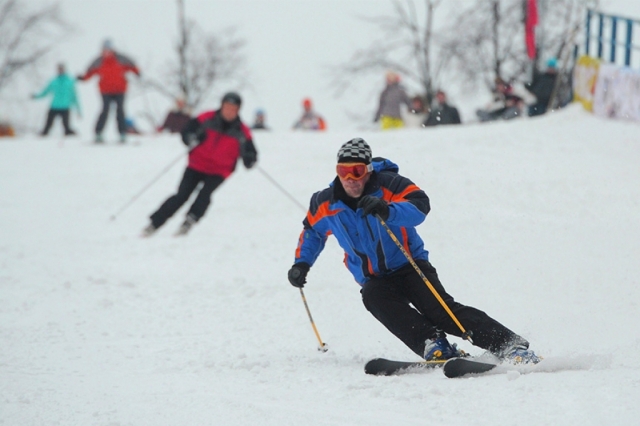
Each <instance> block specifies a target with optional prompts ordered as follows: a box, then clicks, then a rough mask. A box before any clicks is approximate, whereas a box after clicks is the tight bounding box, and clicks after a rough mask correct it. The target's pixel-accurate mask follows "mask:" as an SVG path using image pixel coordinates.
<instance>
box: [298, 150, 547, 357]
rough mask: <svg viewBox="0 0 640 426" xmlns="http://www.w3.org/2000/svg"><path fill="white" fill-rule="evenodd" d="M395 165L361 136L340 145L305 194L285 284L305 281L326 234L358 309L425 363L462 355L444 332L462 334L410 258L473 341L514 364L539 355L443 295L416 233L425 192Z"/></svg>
mask: <svg viewBox="0 0 640 426" xmlns="http://www.w3.org/2000/svg"><path fill="white" fill-rule="evenodd" d="M398 171H399V168H398V166H397V165H396V164H394V163H393V162H391V161H390V160H387V159H384V158H372V153H371V147H370V146H369V144H367V142H365V141H364V139H362V138H355V139H352V140H350V141H348V142H346V143H344V144H343V145H342V147H341V148H340V150H339V151H338V164H337V166H336V172H337V177H336V178H335V179H334V180H333V182H332V183H331V184H330V185H329V187H328V188H326V189H324V190H322V191H319V192H316V193H315V194H313V196H312V197H311V202H310V205H309V211H308V212H307V216H306V218H305V219H304V221H303V225H304V229H303V230H302V233H301V234H300V238H299V239H298V248H297V250H296V253H295V262H294V264H293V266H292V267H291V269H290V270H289V273H288V279H289V282H290V283H291V284H292V285H293V286H294V287H300V288H302V287H303V286H304V284H305V283H306V276H307V273H308V272H309V270H310V268H311V266H312V265H313V264H314V262H315V261H316V259H317V258H318V256H319V255H320V252H321V251H322V250H323V248H324V245H325V242H326V240H327V238H328V236H329V235H331V234H333V235H334V236H335V237H336V239H337V240H338V243H339V244H340V247H342V249H343V250H344V252H345V259H344V263H345V265H346V267H347V268H348V269H349V271H350V272H351V274H352V275H353V277H354V278H355V280H356V281H357V282H358V284H360V286H361V294H362V301H363V303H364V305H365V307H366V308H367V310H369V312H371V313H372V314H373V316H374V317H375V318H376V319H377V320H378V321H380V322H381V323H382V324H383V325H384V326H385V327H386V328H387V329H388V330H389V331H391V332H392V333H393V334H394V335H395V336H396V337H398V338H399V339H400V340H401V341H402V342H404V343H405V344H406V345H407V346H408V347H409V348H410V349H411V350H412V351H413V352H415V353H416V354H418V355H419V356H421V357H423V358H424V359H426V360H428V361H434V360H446V359H449V358H453V357H456V356H461V355H462V354H461V352H460V351H458V350H457V349H456V347H455V345H451V344H450V343H449V341H448V340H447V337H446V335H447V334H451V335H454V336H458V337H462V336H463V333H462V331H461V329H460V327H459V326H458V325H457V324H456V322H455V321H454V320H453V318H452V315H451V314H450V313H449V312H447V310H446V309H445V308H444V306H443V304H442V302H441V301H440V300H438V297H436V295H435V294H434V292H433V291H432V290H431V289H430V288H429V287H428V285H427V283H426V282H425V281H424V280H423V278H422V277H421V276H420V275H419V274H418V273H417V271H416V270H415V269H414V267H413V265H412V264H411V262H410V261H409V257H411V259H412V260H413V262H414V264H415V265H416V266H417V267H418V268H419V269H420V270H421V271H422V273H423V275H424V276H425V278H426V279H427V280H428V281H429V282H430V283H431V285H432V287H433V289H434V291H436V292H437V293H438V295H439V297H440V298H441V299H442V300H443V301H444V302H445V303H446V305H447V306H448V308H449V309H450V311H451V312H452V313H453V315H454V316H455V317H456V318H457V320H458V321H459V322H460V323H461V324H462V325H464V326H465V328H466V329H467V330H469V331H470V332H471V336H472V340H473V344H474V345H476V346H479V347H481V348H483V349H486V350H488V351H490V352H491V353H493V354H494V355H496V356H497V357H499V358H501V359H506V360H509V361H511V362H513V363H537V362H538V361H539V358H538V357H537V356H536V355H535V353H534V352H533V351H531V350H529V349H528V348H529V342H528V341H527V340H525V339H524V338H522V337H521V336H519V335H517V334H516V333H514V332H513V331H511V330H509V329H508V328H506V327H505V326H503V325H502V324H500V323H499V322H498V321H496V320H494V319H493V318H491V317H489V316H488V315H487V314H486V313H484V312H482V311H480V310H478V309H476V308H472V307H470V306H465V305H462V304H460V303H458V302H456V301H455V300H454V299H453V297H452V296H450V295H449V294H447V292H446V291H445V289H444V287H443V286H442V284H441V282H440V280H439V279H438V274H437V273H436V269H435V268H434V267H433V266H432V265H431V263H430V262H429V252H428V251H427V250H425V248H424V244H423V241H422V239H421V238H420V236H419V235H418V233H417V231H416V226H418V225H419V224H420V223H422V222H423V221H424V219H425V217H426V216H427V213H429V210H430V204H429V197H427V194H425V192H424V191H422V190H421V189H420V188H419V187H418V186H417V185H416V184H415V183H413V182H412V181H411V180H409V179H407V178H406V177H404V176H401V175H399V174H398ZM386 227H388V229H386ZM389 231H391V232H392V233H393V234H394V236H395V237H396V240H397V241H394V239H393V238H392V237H391V235H390V234H389ZM398 245H402V246H403V248H404V250H405V253H406V254H405V253H403V251H402V250H400V248H399V247H398Z"/></svg>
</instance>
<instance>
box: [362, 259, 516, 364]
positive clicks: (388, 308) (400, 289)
mask: <svg viewBox="0 0 640 426" xmlns="http://www.w3.org/2000/svg"><path fill="white" fill-rule="evenodd" d="M416 263H417V264H418V266H419V267H420V269H421V270H422V272H423V273H424V275H425V276H426V277H427V279H428V280H429V282H430V283H431V284H432V285H433V287H434V288H435V289H436V290H437V292H438V294H439V295H440V297H441V298H442V299H443V300H444V301H445V302H446V304H447V306H449V309H450V310H451V311H452V312H453V314H454V315H455V316H456V318H457V319H458V321H459V322H460V323H461V324H462V326H463V327H464V328H465V330H467V331H469V330H470V331H471V332H472V339H473V344H474V345H476V346H479V347H481V348H483V349H487V350H489V351H490V352H492V353H494V354H497V355H498V354H500V353H501V352H502V351H503V350H504V349H506V348H507V347H509V346H510V345H511V344H513V343H514V342H516V341H518V342H520V343H523V344H526V345H527V346H528V342H526V340H524V339H522V338H521V337H520V336H518V335H517V334H515V333H514V332H513V331H511V330H509V329H508V328H506V327H505V326H503V325H502V324H500V323H499V322H497V321H496V320H494V319H493V318H491V317H489V316H488V315H487V314H486V313H484V312H482V311H480V310H478V309H476V308H472V307H470V306H464V305H462V304H460V303H458V302H456V301H455V300H454V299H453V297H451V296H450V295H449V294H447V292H446V291H445V289H444V287H443V286H442V284H441V283H440V280H439V279H438V274H437V272H436V270H435V268H434V267H433V266H431V264H430V263H429V262H426V261H417V262H416ZM361 293H362V301H363V303H364V305H365V306H366V308H367V309H368V310H369V312H371V313H372V314H373V316H374V317H376V319H377V320H378V321H380V322H381V323H382V324H384V326H385V327H387V329H388V330H389V331H391V332H392V333H393V334H394V335H395V336H396V337H398V338H399V339H400V340H402V341H403V342H404V344H406V345H407V346H408V347H409V348H410V349H411V350H412V351H414V352H415V353H416V354H418V355H419V356H421V357H422V356H424V347H425V340H427V339H431V338H433V337H435V336H436V335H437V333H438V330H442V331H444V332H445V333H447V334H451V335H454V336H458V337H461V336H462V332H461V331H460V328H459V327H458V326H457V325H456V323H455V322H454V321H453V320H452V319H451V317H450V316H449V314H448V313H447V311H446V310H445V309H444V308H443V307H442V305H441V304H440V302H439V301H438V300H437V299H436V297H435V296H434V295H433V293H432V292H431V291H430V290H429V288H428V287H427V285H426V284H425V282H424V281H423V280H422V278H421V277H420V275H418V273H417V272H416V270H415V269H414V268H413V267H412V266H411V265H407V266H405V267H403V268H402V269H400V270H398V271H397V272H395V273H393V274H391V275H389V276H386V277H378V278H374V279H372V280H370V281H368V282H367V283H366V284H365V285H364V286H363V287H362V291H361Z"/></svg>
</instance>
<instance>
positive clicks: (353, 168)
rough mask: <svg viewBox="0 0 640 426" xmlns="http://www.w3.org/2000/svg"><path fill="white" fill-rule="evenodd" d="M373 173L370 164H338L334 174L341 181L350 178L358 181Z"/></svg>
mask: <svg viewBox="0 0 640 426" xmlns="http://www.w3.org/2000/svg"><path fill="white" fill-rule="evenodd" d="M372 171H373V165H372V164H364V163H338V165H337V166H336V172H337V173H338V176H340V178H342V179H347V178H351V179H354V180H360V179H362V178H364V177H365V176H366V175H367V174H368V173H369V172H372Z"/></svg>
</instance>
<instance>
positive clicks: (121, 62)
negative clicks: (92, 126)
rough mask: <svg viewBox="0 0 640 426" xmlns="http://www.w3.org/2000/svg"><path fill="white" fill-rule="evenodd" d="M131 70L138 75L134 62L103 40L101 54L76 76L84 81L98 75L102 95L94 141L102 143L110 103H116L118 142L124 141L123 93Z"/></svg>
mask: <svg viewBox="0 0 640 426" xmlns="http://www.w3.org/2000/svg"><path fill="white" fill-rule="evenodd" d="M127 72H133V73H135V74H136V75H137V76H140V70H138V67H137V66H136V64H135V63H134V62H133V61H132V60H131V59H129V58H128V57H126V56H124V55H122V54H120V53H118V52H116V51H115V50H113V44H112V43H111V40H105V42H104V43H103V44H102V54H101V55H100V56H99V57H98V58H96V59H95V60H94V61H93V62H92V63H91V65H89V68H88V69H87V72H86V73H84V74H83V75H79V76H78V80H80V81H85V80H88V79H90V78H91V77H93V76H94V75H98V76H99V77H100V82H99V83H98V86H99V88H100V94H101V95H102V112H101V113H100V116H99V117H98V122H97V123H96V139H95V142H96V143H102V142H103V138H102V130H103V129H104V125H105V123H106V121H107V117H108V116H109V108H110V107H111V103H112V102H114V103H115V104H116V118H117V120H118V133H119V134H120V142H122V143H124V142H125V140H126V139H125V138H126V128H127V126H126V122H125V113H124V95H125V93H126V91H127V78H126V76H125V74H126V73H127Z"/></svg>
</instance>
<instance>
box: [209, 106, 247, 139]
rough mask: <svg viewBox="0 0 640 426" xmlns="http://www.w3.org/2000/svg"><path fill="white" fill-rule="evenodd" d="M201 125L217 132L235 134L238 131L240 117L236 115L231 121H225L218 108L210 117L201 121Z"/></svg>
mask: <svg viewBox="0 0 640 426" xmlns="http://www.w3.org/2000/svg"><path fill="white" fill-rule="evenodd" d="M202 127H204V128H206V129H211V130H214V131H216V132H219V133H226V134H231V135H232V136H235V133H237V132H239V131H240V117H236V118H234V119H233V120H231V121H226V120H225V119H224V118H222V114H221V113H220V110H217V111H216V113H215V115H214V116H213V117H211V119H209V120H207V121H205V122H204V123H202Z"/></svg>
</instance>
